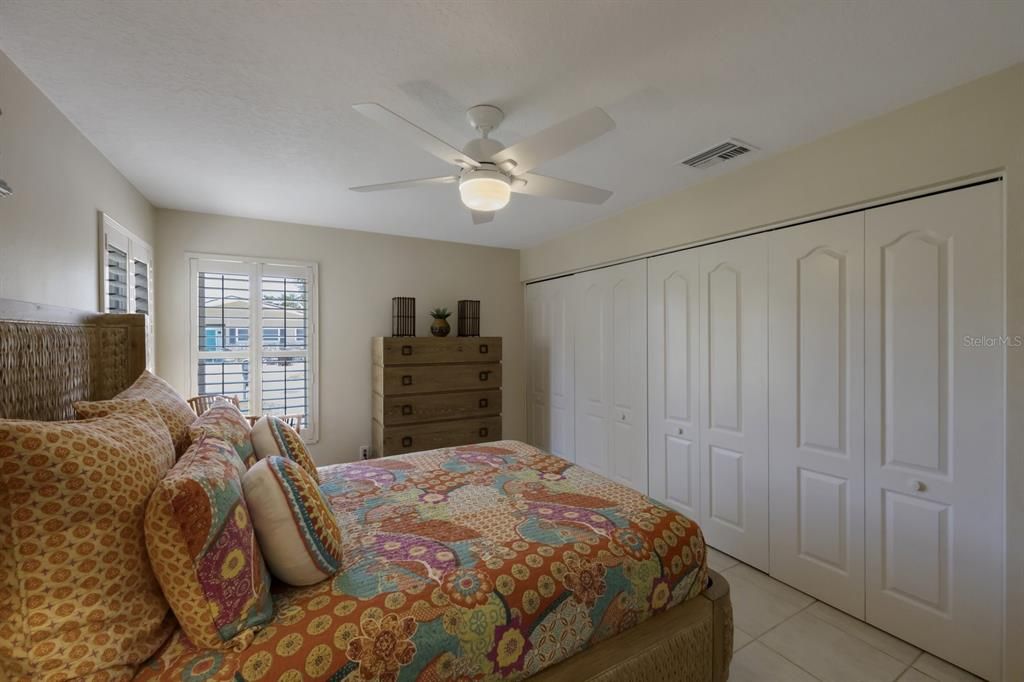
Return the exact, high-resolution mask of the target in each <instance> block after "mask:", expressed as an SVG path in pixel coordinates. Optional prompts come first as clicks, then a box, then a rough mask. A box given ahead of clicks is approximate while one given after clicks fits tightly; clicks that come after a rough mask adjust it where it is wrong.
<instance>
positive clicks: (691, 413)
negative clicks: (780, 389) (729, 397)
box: [647, 250, 700, 520]
mask: <svg viewBox="0 0 1024 682" xmlns="http://www.w3.org/2000/svg"><path fill="white" fill-rule="evenodd" d="M699 308H700V254H699V253H698V251H697V250H689V251H681V252H679V253H670V254H667V255H665V256H658V257H657V258H651V259H650V260H648V261H647V330H648V333H647V383H648V396H649V397H648V402H647V409H648V413H649V423H650V427H649V433H648V441H647V442H648V465H649V471H648V481H649V486H650V495H651V497H653V498H655V499H657V500H660V501H661V502H664V503H665V504H667V505H669V506H670V507H672V508H674V509H675V510H677V511H679V512H681V513H683V514H685V515H687V516H688V517H690V518H692V519H694V520H699V519H700V417H699V415H700V404H699V403H700V349H699V346H700V341H699V338H698V335H699V326H700V313H699Z"/></svg>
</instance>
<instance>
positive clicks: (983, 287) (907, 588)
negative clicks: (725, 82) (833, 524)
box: [865, 182, 1006, 679]
mask: <svg viewBox="0 0 1024 682" xmlns="http://www.w3.org/2000/svg"><path fill="white" fill-rule="evenodd" d="M1002 202H1003V199H1002V183H998V182H997V183H990V184H986V185H980V186H977V187H972V188H969V189H964V190H959V191H956V192H948V193H945V194H939V195H935V196H932V197H927V198H922V199H918V200H914V201H907V202H904V203H899V204H894V205H892V206H886V207H883V208H878V209H874V210H870V211H868V212H867V222H866V242H865V254H866V259H865V268H866V287H865V294H866V308H867V315H866V318H867V320H866V321H867V326H866V328H867V335H866V339H865V350H866V353H865V360H866V369H867V373H866V378H865V381H866V395H867V400H866V405H867V410H866V425H867V428H866V434H865V436H866V439H865V440H866V460H867V466H866V472H867V514H866V519H867V531H868V537H869V538H870V540H869V542H868V543H867V617H868V621H869V622H871V623H873V624H875V625H877V626H878V627H881V628H883V629H884V630H887V631H889V632H892V633H893V634H895V635H897V636H899V637H902V638H903V639H906V640H907V641H909V642H912V643H914V644H916V645H917V646H920V647H922V648H924V649H927V650H929V651H932V652H934V653H935V654H938V655H939V656H941V657H943V658H946V659H948V660H950V661H952V662H953V663H956V664H957V665H960V666H962V667H964V668H967V669H968V670H970V671H972V672H974V673H977V674H978V675H981V676H983V677H986V678H989V679H995V678H998V677H999V673H1000V661H1001V646H1000V642H1001V641H1002V635H1001V633H1002V589H1001V587H1002V583H1003V576H1002V564H1003V514H1002V510H1003V488H1004V481H1003V475H1004V474H1003V472H1004V467H1005V461H1004V455H1003V453H1004V440H1003V439H1004V430H1005V413H1004V409H1005V403H1004V383H1003V382H1004V376H1005V374H1004V359H1005V352H1006V350H1005V348H1004V347H1002V346H1001V345H1000V344H999V343H998V342H997V341H995V342H993V341H990V343H993V345H991V346H990V345H987V342H985V341H983V340H979V341H975V339H985V338H986V337H987V338H988V339H990V340H991V339H998V338H999V337H1000V336H1001V335H1002V334H1004V333H1005V332H1004V320H1003V305H1004V303H1003V290H1004V289H1003V265H1002V264H1003V251H1002V246H1003V237H1002ZM976 344H977V345H976Z"/></svg>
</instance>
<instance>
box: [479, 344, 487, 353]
mask: <svg viewBox="0 0 1024 682" xmlns="http://www.w3.org/2000/svg"><path fill="white" fill-rule="evenodd" d="M480 355H487V344H486V343H481V344H480Z"/></svg>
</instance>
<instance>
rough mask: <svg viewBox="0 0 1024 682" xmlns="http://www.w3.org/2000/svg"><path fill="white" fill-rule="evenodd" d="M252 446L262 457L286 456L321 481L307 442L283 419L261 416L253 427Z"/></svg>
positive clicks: (314, 478) (259, 456)
mask: <svg viewBox="0 0 1024 682" xmlns="http://www.w3.org/2000/svg"><path fill="white" fill-rule="evenodd" d="M252 446H253V448H254V449H255V450H256V456H257V457H258V458H260V459H263V458H264V457H272V456H274V455H279V456H281V457H286V458H288V459H290V460H292V461H293V462H295V463H296V464H298V465H299V466H301V467H302V468H303V469H305V470H306V473H307V474H309V475H310V476H312V477H313V480H314V481H316V483H317V484H319V483H320V473H319V472H318V471H317V470H316V464H314V463H313V457H312V455H310V454H309V450H307V449H306V444H305V443H303V442H302V438H301V437H300V436H299V434H298V432H297V431H296V430H295V429H293V428H292V427H290V426H288V424H287V423H286V422H285V421H284V420H283V419H278V418H277V417H275V416H274V415H272V414H267V415H264V416H262V417H260V418H259V421H257V422H256V423H255V424H254V425H253V427H252Z"/></svg>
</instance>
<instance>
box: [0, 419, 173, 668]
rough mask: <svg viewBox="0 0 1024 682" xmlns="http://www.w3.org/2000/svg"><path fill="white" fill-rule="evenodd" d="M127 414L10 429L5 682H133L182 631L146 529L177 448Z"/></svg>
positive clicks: (0, 469) (0, 473) (2, 545)
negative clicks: (82, 681) (153, 498)
mask: <svg viewBox="0 0 1024 682" xmlns="http://www.w3.org/2000/svg"><path fill="white" fill-rule="evenodd" d="M122 402H124V403H125V404H124V405H121V406H120V408H119V409H118V410H117V412H115V413H113V414H110V415H107V416H104V417H99V418H96V419H87V420H81V421H70V422H33V421H14V420H0V677H3V674H6V675H7V676H8V677H10V678H11V679H32V680H66V679H70V678H72V677H75V678H77V677H81V676H86V675H90V676H91V675H95V676H96V677H98V678H99V677H102V678H107V679H128V678H130V677H131V676H132V675H133V673H134V671H135V668H136V666H138V665H139V664H141V663H142V662H143V661H145V660H146V659H147V658H149V657H150V656H151V655H153V653H154V652H156V650H157V649H158V648H159V647H160V646H161V645H162V644H163V642H164V641H165V640H166V639H167V638H168V637H169V636H170V635H171V633H172V632H173V630H174V628H175V625H174V618H173V617H172V616H171V614H170V611H169V610H168V608H167V601H166V600H165V599H164V596H163V594H162V593H161V590H160V585H159V584H158V583H157V580H156V577H155V576H154V575H153V571H152V570H151V568H150V563H149V558H148V556H147V554H146V543H145V537H144V534H143V529H142V526H143V518H144V516H145V512H146V504H147V502H148V501H149V497H150V495H151V494H152V492H153V490H155V489H156V487H157V485H158V483H159V481H160V479H161V478H163V476H164V474H165V473H166V472H167V470H168V469H170V467H171V465H172V464H173V463H174V447H173V445H172V444H171V437H170V435H169V434H168V431H167V427H166V426H165V424H164V422H163V420H162V419H161V417H160V415H159V414H158V413H157V411H156V409H155V408H154V407H153V405H151V404H150V403H149V402H147V401H145V400H133V401H122Z"/></svg>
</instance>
